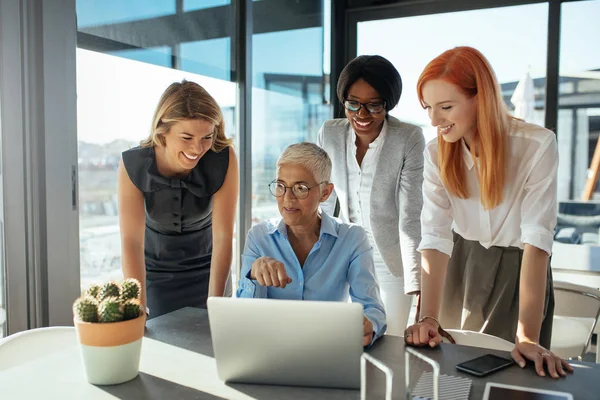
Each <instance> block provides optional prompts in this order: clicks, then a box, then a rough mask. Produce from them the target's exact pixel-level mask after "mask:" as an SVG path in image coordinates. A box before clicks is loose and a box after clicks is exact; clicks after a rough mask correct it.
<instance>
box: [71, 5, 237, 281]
mask: <svg viewBox="0 0 600 400" xmlns="http://www.w3.org/2000/svg"><path fill="white" fill-rule="evenodd" d="M124 3H127V5H124ZM124 3H123V4H122V2H115V1H111V2H108V3H107V2H104V3H102V4H103V7H105V8H110V7H113V9H112V10H110V11H109V10H104V11H103V14H102V15H104V17H103V19H102V22H101V23H102V24H105V25H107V29H106V30H102V32H111V31H113V32H116V33H117V34H118V33H122V34H121V35H120V36H119V35H116V37H127V32H118V30H119V29H120V26H119V22H120V21H121V20H120V19H118V18H113V19H111V18H110V17H111V16H112V17H114V16H115V15H120V14H119V10H121V9H122V8H123V7H130V6H131V4H137V3H139V4H137V8H138V9H145V10H146V11H144V12H142V11H140V12H137V13H136V12H134V10H130V11H131V12H130V13H129V14H128V15H129V21H131V22H132V23H135V22H138V21H140V20H141V19H144V18H152V17H156V16H160V15H165V14H167V13H169V12H170V13H175V3H176V2H175V1H172V0H171V1H166V2H146V1H143V2H131V4H130V2H124ZM142 3H143V4H142ZM150 3H153V4H154V3H156V4H154V5H153V6H151V5H150ZM163 3H165V4H166V3H168V4H169V5H170V6H172V8H169V7H166V6H164V4H163ZM90 4H91V3H90V2H89V1H87V0H80V1H78V12H79V11H80V10H82V11H81V12H82V13H83V14H85V15H87V14H86V13H90V12H91V11H90V10H89V7H90ZM157 4H163V6H164V7H163V8H160V10H161V13H159V12H158V11H157V10H158V5H157ZM133 8H135V7H133ZM152 10H154V11H156V12H153V11H152ZM163 11H164V12H163ZM91 13H92V14H93V12H91ZM223 15H227V16H229V15H231V13H228V12H227V13H224V14H223ZM78 17H79V15H78ZM173 18H177V16H174V17H173ZM79 20H80V21H81V18H79ZM83 20H84V21H85V18H83ZM196 22H197V23H201V22H202V21H196ZM212 22H213V23H214V21H212ZM222 22H223V23H229V22H230V21H222ZM79 28H80V29H81V25H80V26H79ZM179 28H181V27H179ZM192 28H193V27H184V30H185V31H194V29H192ZM145 32H146V33H147V34H150V35H151V34H152V31H145ZM180 32H181V30H180V31H177V32H176V31H173V32H172V33H173V35H172V36H173V37H175V38H176V37H177V35H179V34H180ZM88 34H89V33H88ZM160 34H161V32H157V35H160ZM186 37H187V38H189V36H186ZM95 39H96V40H97V42H98V43H102V40H103V39H110V38H104V37H99V36H98V37H96V38H95ZM159 39H160V38H157V37H147V38H137V40H138V41H141V42H145V41H149V42H157V41H159ZM111 40H112V42H111V45H112V46H114V40H113V39H111ZM229 43H230V38H229V37H223V38H218V39H212V40H205V41H202V40H201V37H199V38H198V40H195V41H193V42H190V43H183V42H181V43H176V45H175V46H162V47H151V48H143V49H134V50H129V49H127V50H117V51H114V50H109V51H104V50H103V49H102V48H99V49H98V51H91V50H87V49H81V48H80V49H77V120H78V126H77V129H78V150H79V203H80V210H79V215H80V254H81V285H82V288H84V287H87V286H89V285H90V284H91V283H94V282H104V281H106V280H108V279H121V277H122V271H121V241H120V240H121V237H120V231H119V219H118V218H119V217H118V214H117V212H118V208H117V166H118V163H119V160H120V158H121V152H123V151H124V150H127V149H129V148H132V147H134V146H137V145H138V144H139V142H140V141H141V140H142V139H145V138H146V137H147V136H148V135H149V133H150V125H151V119H152V116H153V113H154V109H155V107H156V105H157V103H158V100H159V97H160V96H161V94H162V93H163V91H164V90H165V89H166V88H167V86H168V85H169V84H171V83H172V82H175V81H181V80H182V79H187V80H190V81H194V82H197V83H199V84H200V85H202V86H203V87H204V88H205V89H206V90H207V91H208V92H209V93H210V94H211V95H212V96H213V97H214V98H215V99H216V101H217V102H218V103H219V105H220V106H221V109H222V112H223V116H224V119H225V127H226V135H227V136H228V137H234V139H236V137H237V135H236V126H235V123H236V121H235V114H236V112H235V110H236V101H237V86H236V83H235V82H231V81H230V79H231V73H230V65H231V51H230V45H229ZM108 47H110V46H108ZM124 47H126V46H124ZM175 51H179V52H180V54H179V56H180V61H181V63H179V64H180V65H179V68H181V70H177V69H173V68H172V66H173V60H172V58H173V57H172V55H174V54H176V53H175ZM197 51H209V52H210V55H211V56H210V60H208V61H207V59H201V58H200V57H198V56H197V55H195V54H194V52H197ZM235 141H236V145H237V139H236V140H235ZM234 248H235V239H234ZM234 260H235V258H234ZM235 269H236V268H235V265H232V271H234V272H235ZM235 281H236V279H234V280H233V282H235Z"/></svg>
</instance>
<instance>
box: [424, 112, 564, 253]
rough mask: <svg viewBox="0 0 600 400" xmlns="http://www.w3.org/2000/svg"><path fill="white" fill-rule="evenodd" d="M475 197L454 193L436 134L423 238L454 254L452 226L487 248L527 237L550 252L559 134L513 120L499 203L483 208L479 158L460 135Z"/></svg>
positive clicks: (428, 165)
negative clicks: (443, 173)
mask: <svg viewBox="0 0 600 400" xmlns="http://www.w3.org/2000/svg"><path fill="white" fill-rule="evenodd" d="M461 144H462V148H463V149H462V152H463V158H464V161H465V165H466V166H467V171H466V174H465V178H466V179H467V188H468V190H469V193H470V194H471V197H470V198H468V199H460V198H458V197H455V196H453V195H450V194H449V193H448V191H447V190H446V189H445V188H444V186H443V185H442V182H441V178H440V174H439V168H438V158H437V157H438V144H437V138H435V139H433V140H432V141H430V142H429V143H428V144H427V147H426V148H425V152H424V158H425V166H424V171H423V175H424V181H423V211H422V214H421V235H422V238H421V244H420V245H419V248H418V250H419V251H422V250H425V249H435V250H439V251H441V252H442V253H446V254H448V255H450V256H451V255H452V248H453V246H454V243H453V239H452V230H454V231H455V232H456V233H458V234H459V235H461V236H462V237H463V238H465V239H467V240H476V241H478V242H479V243H481V245H482V246H483V247H485V248H490V247H491V246H501V247H508V246H515V247H519V248H521V249H522V248H523V247H524V245H525V243H527V244H530V245H532V246H535V247H537V248H539V249H542V250H544V251H546V252H547V253H548V254H551V253H552V242H553V238H554V228H555V226H556V218H557V213H558V202H557V186H556V174H557V169H558V147H557V144H556V136H555V134H554V133H553V132H552V131H550V130H548V129H545V128H542V127H540V126H537V125H532V124H528V123H526V122H523V121H519V120H513V122H512V128H511V131H510V133H509V137H508V147H507V151H508V167H507V172H506V181H505V184H504V186H505V187H504V197H503V201H502V203H501V204H499V205H498V206H497V207H495V208H493V209H491V210H484V208H483V205H482V204H481V201H480V197H479V183H478V178H477V172H476V168H474V166H475V161H474V160H473V158H472V156H471V153H470V152H469V149H468V148H467V146H466V144H465V143H464V140H462V139H461Z"/></svg>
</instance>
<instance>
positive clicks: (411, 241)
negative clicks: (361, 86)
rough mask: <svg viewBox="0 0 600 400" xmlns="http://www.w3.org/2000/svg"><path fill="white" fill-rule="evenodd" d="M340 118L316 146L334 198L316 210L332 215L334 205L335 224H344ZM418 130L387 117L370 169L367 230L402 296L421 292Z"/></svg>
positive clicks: (344, 127)
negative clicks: (328, 166) (327, 164)
mask: <svg viewBox="0 0 600 400" xmlns="http://www.w3.org/2000/svg"><path fill="white" fill-rule="evenodd" d="M350 129H352V128H351V125H350V122H349V121H348V120H347V119H346V118H342V119H334V120H329V121H325V124H323V126H322V127H321V130H320V131H319V135H318V139H317V143H318V144H319V146H321V147H322V148H323V149H325V150H326V151H327V153H328V154H329V157H331V162H332V164H333V169H332V171H331V182H332V183H333V184H334V186H335V191H334V193H333V194H332V195H331V196H330V197H329V199H328V200H327V201H326V202H325V203H323V204H322V205H321V208H322V210H323V211H324V212H327V213H328V214H330V215H333V211H334V208H335V203H336V198H337V199H339V204H340V214H339V218H340V219H342V220H343V221H345V222H348V221H349V209H348V169H347V167H346V166H347V163H346V155H347V148H346V145H347V138H348V135H349V134H350ZM424 149H425V138H424V137H423V131H422V129H421V128H419V127H418V126H415V125H411V124H406V123H404V122H400V121H399V120H398V119H396V118H394V117H392V116H388V119H387V135H386V137H385V141H384V143H383V147H382V149H381V153H380V155H379V161H378V163H377V167H376V169H375V178H374V180H373V188H372V192H371V229H372V230H373V238H374V239H375V245H376V246H377V250H378V251H379V253H380V254H381V257H382V258H383V261H384V262H385V264H386V266H387V267H388V269H389V271H390V273H391V274H392V275H393V276H396V277H400V276H404V292H405V293H409V292H413V291H415V290H420V288H421V255H420V254H419V252H417V247H418V246H419V243H420V241H421V209H422V208H423V191H422V185H423V151H424Z"/></svg>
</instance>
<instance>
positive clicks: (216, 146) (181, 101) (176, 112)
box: [140, 79, 233, 153]
mask: <svg viewBox="0 0 600 400" xmlns="http://www.w3.org/2000/svg"><path fill="white" fill-rule="evenodd" d="M190 119H202V120H205V121H209V122H211V123H212V124H214V125H215V139H214V140H213V144H212V147H211V150H213V151H215V152H217V153H218V152H220V151H221V150H223V149H225V148H226V147H229V146H231V144H232V142H233V140H232V139H228V138H227V137H226V136H225V121H223V114H222V113H221V108H220V107H219V105H218V104H217V102H216V101H215V99H214V98H213V97H212V96H211V95H210V94H209V93H208V92H207V91H206V90H205V89H204V88H203V87H202V86H200V85H198V84H197V83H195V82H190V81H186V80H185V79H184V80H183V81H181V83H180V82H174V83H172V84H171V85H169V87H168V88H167V89H166V90H165V91H164V93H163V94H162V96H161V97H160V100H159V101H158V105H157V107H156V111H155V112H154V117H153V118H152V128H151V130H150V136H148V137H147V138H146V139H144V140H142V141H141V142H140V146H142V147H153V146H164V145H165V138H164V135H165V134H167V133H168V132H169V130H170V129H171V127H172V126H173V125H174V124H175V123H177V122H179V121H185V120H190Z"/></svg>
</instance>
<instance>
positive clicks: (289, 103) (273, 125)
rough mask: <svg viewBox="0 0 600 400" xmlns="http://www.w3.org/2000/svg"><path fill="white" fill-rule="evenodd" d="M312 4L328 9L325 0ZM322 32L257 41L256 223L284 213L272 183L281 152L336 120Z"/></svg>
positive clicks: (254, 54)
mask: <svg viewBox="0 0 600 400" xmlns="http://www.w3.org/2000/svg"><path fill="white" fill-rule="evenodd" d="M313 1H315V2H316V3H318V5H319V7H320V9H321V10H323V2H322V1H321V0H313ZM273 18H277V16H276V15H273ZM268 20H269V18H265V19H264V20H263V21H268ZM256 25H257V22H255V25H254V29H255V30H258V31H260V30H261V28H262V27H260V26H256ZM323 30H324V29H323V26H318V27H309V28H304V29H295V30H288V31H277V32H269V33H261V34H254V35H253V37H252V46H253V48H252V57H253V59H252V71H253V85H254V88H253V90H252V106H253V108H252V177H253V181H252V222H253V224H256V223H259V222H261V221H263V220H265V219H268V218H274V217H277V216H278V215H279V211H278V209H277V203H276V201H275V198H274V197H273V196H272V195H271V194H270V193H269V189H268V184H269V182H271V181H272V180H273V179H274V178H275V174H276V168H275V164H276V162H277V158H278V157H279V155H280V154H281V152H282V151H283V150H284V149H285V147H287V146H288V145H290V144H292V143H297V142H302V141H309V142H315V141H316V139H317V132H318V131H319V128H320V127H321V125H322V124H323V122H324V121H325V120H327V119H329V118H331V106H330V105H329V104H327V103H326V101H325V87H326V86H327V84H326V83H325V80H324V72H323V57H327V58H329V54H326V55H324V52H325V47H324V39H323V35H324V32H323ZM327 100H329V99H327Z"/></svg>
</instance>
